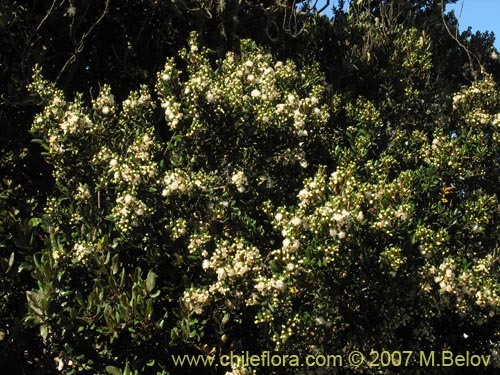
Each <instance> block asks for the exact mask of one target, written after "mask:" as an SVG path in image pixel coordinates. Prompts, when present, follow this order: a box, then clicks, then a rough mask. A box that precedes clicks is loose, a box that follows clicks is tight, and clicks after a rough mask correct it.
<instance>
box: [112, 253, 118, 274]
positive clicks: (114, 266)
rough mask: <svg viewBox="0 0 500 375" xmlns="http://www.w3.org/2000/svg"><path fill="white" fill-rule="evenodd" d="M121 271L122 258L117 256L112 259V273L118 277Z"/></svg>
mask: <svg viewBox="0 0 500 375" xmlns="http://www.w3.org/2000/svg"><path fill="white" fill-rule="evenodd" d="M119 269H120V257H119V256H118V254H115V255H114V256H113V258H112V259H111V272H112V274H113V275H116V274H117V273H118V270H119Z"/></svg>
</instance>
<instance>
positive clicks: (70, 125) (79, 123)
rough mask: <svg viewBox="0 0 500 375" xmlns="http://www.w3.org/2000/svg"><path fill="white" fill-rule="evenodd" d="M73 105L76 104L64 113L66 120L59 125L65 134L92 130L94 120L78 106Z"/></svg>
mask: <svg viewBox="0 0 500 375" xmlns="http://www.w3.org/2000/svg"><path fill="white" fill-rule="evenodd" d="M72 107H76V106H73V105H71V106H70V108H69V109H68V110H67V111H66V113H65V114H64V120H63V121H62V122H61V123H60V125H59V126H60V127H61V130H62V131H63V134H75V133H77V132H82V131H86V130H90V129H91V128H92V121H91V120H90V118H89V117H88V116H87V115H86V114H83V113H81V112H80V111H79V110H78V108H72Z"/></svg>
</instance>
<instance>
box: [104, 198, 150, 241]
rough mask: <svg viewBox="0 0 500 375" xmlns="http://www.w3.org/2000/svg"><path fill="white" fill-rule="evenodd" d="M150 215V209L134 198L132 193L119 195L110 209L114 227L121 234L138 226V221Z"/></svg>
mask: <svg viewBox="0 0 500 375" xmlns="http://www.w3.org/2000/svg"><path fill="white" fill-rule="evenodd" d="M150 213H151V208H148V207H147V206H146V204H145V203H144V202H142V201H141V200H140V199H138V198H137V197H136V196H134V194H133V192H123V193H120V194H119V195H118V197H117V198H116V205H115V206H114V207H113V209H112V216H113V217H114V218H115V222H116V225H117V227H118V229H119V230H120V231H122V232H123V233H127V232H130V231H131V230H132V228H133V227H137V226H139V223H140V220H142V219H143V218H144V217H145V216H146V215H148V214H150Z"/></svg>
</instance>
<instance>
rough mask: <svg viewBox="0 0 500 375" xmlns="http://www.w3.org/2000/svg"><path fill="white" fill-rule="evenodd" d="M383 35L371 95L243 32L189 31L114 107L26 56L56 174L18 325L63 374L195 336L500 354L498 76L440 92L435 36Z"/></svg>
mask: <svg viewBox="0 0 500 375" xmlns="http://www.w3.org/2000/svg"><path fill="white" fill-rule="evenodd" d="M393 32H394V34H393V38H392V41H391V42H389V43H388V44H387V48H389V50H388V51H387V53H388V56H389V59H388V63H389V66H388V67H387V71H386V73H384V72H382V74H387V77H390V80H389V79H388V82H386V84H389V83H391V82H393V83H394V82H397V83H398V85H397V86H395V88H393V89H391V90H387V91H386V92H385V96H384V97H382V98H378V99H377V100H376V101H374V100H370V99H369V98H366V97H365V98H364V97H353V96H352V95H344V94H343V93H341V92H336V91H335V88H334V87H330V86H329V85H328V84H326V83H325V81H324V80H323V78H322V75H321V74H320V73H319V70H318V68H317V67H314V66H311V67H309V68H306V69H303V70H300V71H299V70H298V69H297V68H296V66H295V65H294V64H293V63H292V62H290V61H286V62H282V61H276V60H275V59H274V58H273V57H272V56H271V55H270V54H268V53H266V51H264V50H263V49H262V48H260V47H258V46H256V45H255V44H254V43H253V42H250V41H244V42H242V45H241V53H240V54H234V53H228V54H227V55H226V56H225V58H224V59H223V60H220V61H217V62H215V63H214V62H211V61H210V60H209V58H208V51H207V50H205V49H204V48H202V47H201V46H200V45H199V44H198V43H197V41H196V37H195V36H194V35H193V36H192V38H191V39H190V41H189V45H188V46H187V48H186V49H184V50H182V51H181V52H180V53H179V57H178V58H171V59H169V60H168V61H167V63H166V64H165V67H164V69H163V70H162V71H161V72H159V73H158V80H157V84H156V93H151V92H149V91H148V89H147V88H146V87H142V88H141V89H140V90H139V91H137V92H133V93H131V94H130V96H129V98H128V99H126V100H125V101H123V102H122V103H117V102H115V100H114V97H113V95H112V90H111V88H110V87H109V86H103V87H102V90H101V93H100V95H99V96H98V97H97V98H96V99H95V100H93V101H92V103H86V102H84V100H83V99H82V97H81V96H77V97H76V98H75V99H74V100H73V101H69V100H68V99H66V98H65V97H64V95H63V93H62V92H61V91H60V90H59V89H57V88H56V87H55V85H54V84H52V83H50V82H48V81H46V80H44V78H43V77H42V75H41V72H40V70H37V71H36V72H35V75H34V81H33V83H32V84H31V86H30V87H31V90H32V91H33V92H35V93H37V94H38V95H40V96H41V97H42V99H43V100H44V103H45V108H44V110H43V111H42V112H41V113H39V114H38V115H37V116H36V118H35V120H34V124H33V128H32V131H33V134H34V135H35V136H36V137H37V138H38V139H39V142H40V143H41V144H42V145H43V147H44V148H45V150H46V154H45V157H46V160H47V162H49V163H50V164H51V165H52V166H53V176H54V179H55V186H56V190H55V191H54V193H53V195H52V196H51V197H49V199H48V200H47V202H46V204H45V209H44V215H43V217H42V218H41V226H42V228H43V229H44V231H45V232H46V233H47V240H46V248H45V250H44V251H43V253H41V254H39V255H38V256H37V257H36V258H35V269H34V273H33V274H34V277H35V278H36V280H37V282H38V288H36V289H33V290H32V291H30V292H29V293H28V304H29V309H30V314H29V318H28V320H29V321H30V322H32V323H35V324H37V325H39V327H40V333H41V335H42V337H43V339H44V342H45V345H46V347H47V348H48V349H49V350H50V351H51V353H52V355H53V357H54V358H56V362H57V365H58V367H59V369H60V370H61V371H62V372H63V373H89V374H96V373H104V371H105V368H106V366H115V367H117V368H121V369H125V370H126V371H125V372H131V373H138V374H139V373H166V372H167V371H169V370H170V371H173V373H175V370H172V363H171V361H170V354H172V353H184V352H186V353H187V352H190V350H193V348H195V347H208V348H216V349H217V351H218V352H219V353H221V352H226V351H228V350H230V349H232V350H241V349H243V350H251V351H254V352H258V351H260V350H277V351H280V352H282V353H289V354H300V355H305V354H309V353H313V354H314V353H325V354H330V353H346V354H347V353H348V352H350V351H351V350H353V349H357V350H361V351H362V352H364V353H366V354H368V353H369V352H370V350H371V349H375V350H382V349H388V350H444V349H450V350H454V351H456V352H460V351H463V350H465V349H470V350H472V351H474V352H476V353H480V354H492V355H493V357H492V362H493V364H494V365H498V364H499V358H498V354H497V350H498V340H497V339H496V338H498V335H499V334H500V331H499V324H498V314H499V313H500V296H499V295H498V293H499V292H498V290H500V289H499V287H500V286H499V285H498V283H499V282H498V276H499V269H498V262H497V260H498V259H497V249H498V241H499V239H498V234H497V232H496V228H497V226H498V222H499V212H498V198H497V197H498V178H499V169H498V167H499V165H498V152H499V141H500V138H499V136H500V133H499V126H500V114H499V113H500V95H499V91H498V88H497V87H496V85H495V84H494V83H493V81H492V79H491V78H490V77H489V76H485V78H484V79H483V80H481V81H478V82H475V83H473V84H472V85H470V86H468V87H464V88H463V89H462V90H461V91H459V92H457V93H456V94H455V95H454V96H453V97H449V96H446V95H441V96H439V95H437V94H436V92H435V90H434V87H433V84H432V78H433V77H432V72H433V70H432V69H433V66H432V55H431V53H430V48H429V43H430V41H429V40H428V39H425V38H423V36H422V35H421V34H420V33H419V32H417V31H416V30H415V29H409V30H403V29H399V30H394V31H393ZM383 87H385V86H381V87H374V88H373V89H374V90H378V91H379V92H381V93H384V91H383ZM156 98H157V99H156ZM155 107H161V108H162V110H163V111H164V113H165V122H161V123H157V122H155V120H154V119H155V117H154V111H155ZM161 127H168V129H169V135H168V139H167V140H165V141H164V140H163V139H161V138H160V137H159V134H158V131H157V130H158V129H159V128H161ZM108 370H109V371H112V369H111V367H108ZM233 370H234V372H233V373H238V372H237V371H243V370H242V369H233ZM266 370H268V371H270V369H265V368H261V369H259V373H260V372H265V371H266ZM292 370H293V369H283V370H282V371H283V372H285V371H290V372H293V371H292ZM333 370H335V369H332V371H333ZM337 370H339V371H348V369H343V370H342V369H337ZM358 370H360V371H365V370H366V368H365V366H361V367H360V368H358ZM391 371H392V370H387V372H388V373H390V372H391Z"/></svg>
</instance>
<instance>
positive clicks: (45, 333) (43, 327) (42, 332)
mask: <svg viewBox="0 0 500 375" xmlns="http://www.w3.org/2000/svg"><path fill="white" fill-rule="evenodd" d="M48 335H49V330H48V328H47V326H46V325H45V324H42V325H41V326H40V336H42V338H43V339H44V340H46V339H47V336H48Z"/></svg>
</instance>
